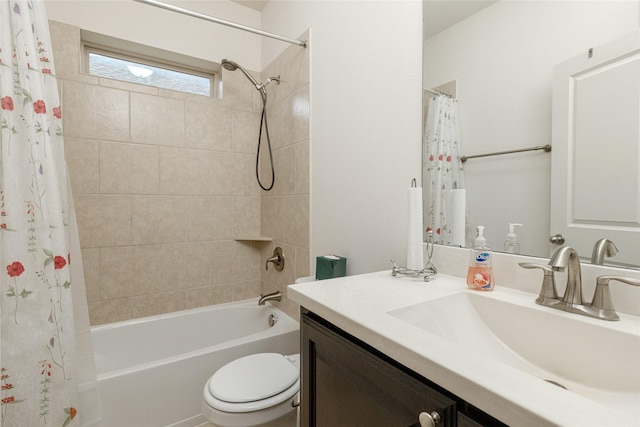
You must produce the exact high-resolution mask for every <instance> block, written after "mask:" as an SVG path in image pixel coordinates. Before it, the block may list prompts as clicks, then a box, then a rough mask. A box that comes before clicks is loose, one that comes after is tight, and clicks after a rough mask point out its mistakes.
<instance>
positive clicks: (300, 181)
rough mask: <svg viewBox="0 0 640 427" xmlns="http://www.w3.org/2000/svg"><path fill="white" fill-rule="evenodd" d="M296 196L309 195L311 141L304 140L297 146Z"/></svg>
mask: <svg viewBox="0 0 640 427" xmlns="http://www.w3.org/2000/svg"><path fill="white" fill-rule="evenodd" d="M295 150H296V161H295V178H294V179H295V182H296V184H295V191H294V192H295V194H309V177H310V174H311V171H310V168H309V140H308V139H307V140H302V141H301V142H298V143H297V144H296V145H295Z"/></svg>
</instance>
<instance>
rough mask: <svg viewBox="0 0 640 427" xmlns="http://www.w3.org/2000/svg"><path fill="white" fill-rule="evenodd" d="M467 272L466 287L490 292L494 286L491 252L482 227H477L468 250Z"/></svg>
mask: <svg viewBox="0 0 640 427" xmlns="http://www.w3.org/2000/svg"><path fill="white" fill-rule="evenodd" d="M469 253H470V258H469V271H468V273H467V286H468V287H469V288H470V289H475V290H479V291H491V290H493V288H494V286H495V281H494V278H493V265H492V259H491V256H492V255H491V250H490V249H489V248H488V247H487V239H485V238H484V227H483V226H482V225H479V226H478V228H477V237H476V240H475V245H474V246H473V247H472V248H471V249H469Z"/></svg>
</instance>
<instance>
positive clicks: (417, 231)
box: [407, 187, 424, 270]
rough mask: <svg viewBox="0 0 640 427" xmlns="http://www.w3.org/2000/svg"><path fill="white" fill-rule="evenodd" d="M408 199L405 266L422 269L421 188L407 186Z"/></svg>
mask: <svg viewBox="0 0 640 427" xmlns="http://www.w3.org/2000/svg"><path fill="white" fill-rule="evenodd" d="M408 199H409V218H408V219H409V222H408V233H407V237H408V238H407V268H409V269H411V270H422V269H423V268H424V254H423V242H422V188H421V187H411V188H409V192H408Z"/></svg>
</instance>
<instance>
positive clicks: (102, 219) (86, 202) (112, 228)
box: [74, 194, 131, 248]
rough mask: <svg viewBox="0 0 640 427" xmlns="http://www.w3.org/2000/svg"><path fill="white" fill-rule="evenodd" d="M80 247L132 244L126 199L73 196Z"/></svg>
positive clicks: (129, 200) (128, 198)
mask: <svg viewBox="0 0 640 427" xmlns="http://www.w3.org/2000/svg"><path fill="white" fill-rule="evenodd" d="M74 202H75V208H76V217H77V220H78V231H79V234H80V245H81V247H82V248H95V247H101V246H113V245H128V244H131V199H130V197H129V196H114V195H106V194H105V195H85V194H76V195H75V196H74Z"/></svg>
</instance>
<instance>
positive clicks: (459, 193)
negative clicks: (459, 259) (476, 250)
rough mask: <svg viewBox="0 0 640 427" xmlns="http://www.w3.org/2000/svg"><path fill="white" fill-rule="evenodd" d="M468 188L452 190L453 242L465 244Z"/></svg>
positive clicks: (458, 244)
mask: <svg viewBox="0 0 640 427" xmlns="http://www.w3.org/2000/svg"><path fill="white" fill-rule="evenodd" d="M466 197H467V193H466V190H463V189H458V190H451V211H452V216H451V244H452V245H455V246H464V245H465V229H466V226H465V225H466V221H465V217H466Z"/></svg>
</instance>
